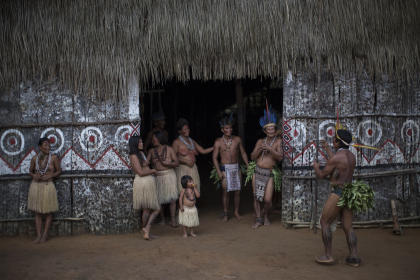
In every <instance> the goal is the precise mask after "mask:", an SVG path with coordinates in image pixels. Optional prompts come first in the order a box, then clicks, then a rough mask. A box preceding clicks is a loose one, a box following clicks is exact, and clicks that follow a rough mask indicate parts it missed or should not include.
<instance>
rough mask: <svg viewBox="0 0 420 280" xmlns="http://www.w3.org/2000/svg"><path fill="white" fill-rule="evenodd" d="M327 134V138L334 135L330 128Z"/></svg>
mask: <svg viewBox="0 0 420 280" xmlns="http://www.w3.org/2000/svg"><path fill="white" fill-rule="evenodd" d="M327 134H328V135H329V136H333V135H334V131H333V129H332V128H328V130H327Z"/></svg>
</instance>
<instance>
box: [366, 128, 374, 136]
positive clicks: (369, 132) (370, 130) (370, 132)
mask: <svg viewBox="0 0 420 280" xmlns="http://www.w3.org/2000/svg"><path fill="white" fill-rule="evenodd" d="M367 133H368V134H369V136H372V134H373V130H372V129H371V128H369V129H368V131H367Z"/></svg>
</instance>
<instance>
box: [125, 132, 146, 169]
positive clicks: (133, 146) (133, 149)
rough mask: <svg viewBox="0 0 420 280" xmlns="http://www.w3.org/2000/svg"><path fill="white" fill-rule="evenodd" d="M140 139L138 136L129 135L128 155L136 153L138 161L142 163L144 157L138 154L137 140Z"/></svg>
mask: <svg viewBox="0 0 420 280" xmlns="http://www.w3.org/2000/svg"><path fill="white" fill-rule="evenodd" d="M140 140H141V137H140V136H131V137H130V139H129V140H128V154H129V155H136V156H137V158H138V159H139V161H140V163H141V164H143V163H144V158H143V157H142V155H141V154H140V150H139V142H140Z"/></svg>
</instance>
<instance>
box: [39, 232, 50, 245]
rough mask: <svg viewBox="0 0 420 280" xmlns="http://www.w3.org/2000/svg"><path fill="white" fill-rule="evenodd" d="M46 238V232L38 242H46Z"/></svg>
mask: <svg viewBox="0 0 420 280" xmlns="http://www.w3.org/2000/svg"><path fill="white" fill-rule="evenodd" d="M47 239H48V237H47V235H46V234H44V235H43V236H42V238H41V240H39V243H44V242H47Z"/></svg>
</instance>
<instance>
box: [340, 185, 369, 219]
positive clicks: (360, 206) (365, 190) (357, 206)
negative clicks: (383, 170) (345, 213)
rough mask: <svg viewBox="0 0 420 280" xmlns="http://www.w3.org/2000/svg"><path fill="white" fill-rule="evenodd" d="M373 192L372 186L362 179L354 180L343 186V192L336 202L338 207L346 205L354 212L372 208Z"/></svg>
mask: <svg viewBox="0 0 420 280" xmlns="http://www.w3.org/2000/svg"><path fill="white" fill-rule="evenodd" d="M374 197H375V194H374V193H373V190H372V188H371V187H370V186H369V185H368V184H367V183H366V182H363V181H354V182H352V183H351V184H346V185H344V187H343V194H342V196H341V197H340V200H339V201H338V202H337V206H339V207H347V208H349V209H351V210H353V211H354V212H356V213H357V212H362V211H363V212H365V211H367V210H368V209H370V208H373V201H374Z"/></svg>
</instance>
